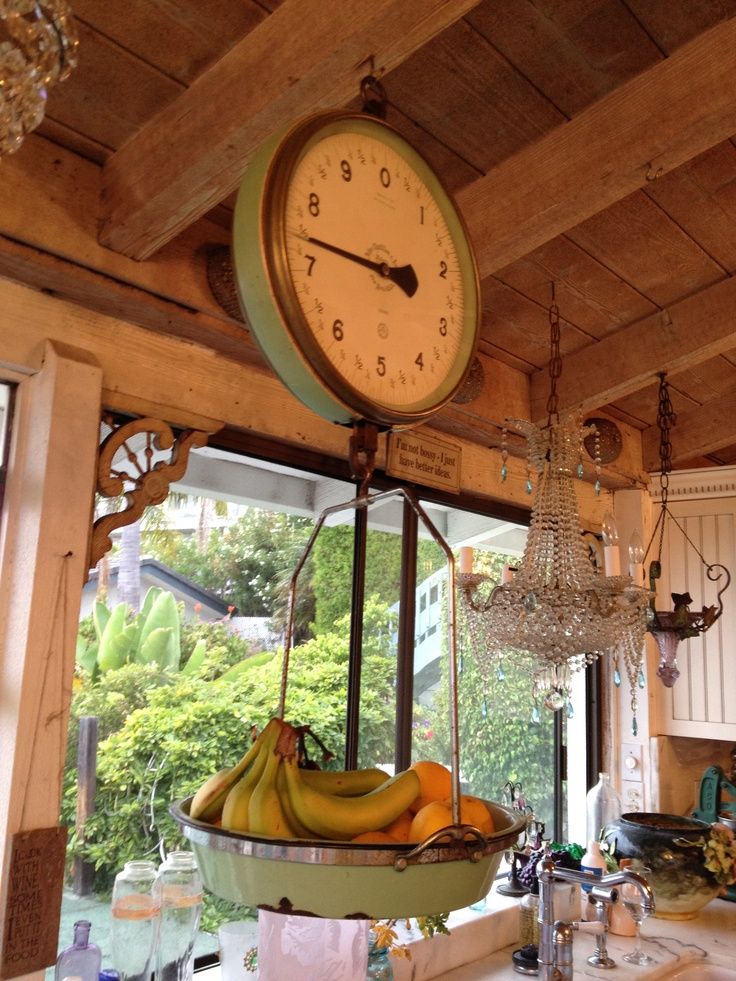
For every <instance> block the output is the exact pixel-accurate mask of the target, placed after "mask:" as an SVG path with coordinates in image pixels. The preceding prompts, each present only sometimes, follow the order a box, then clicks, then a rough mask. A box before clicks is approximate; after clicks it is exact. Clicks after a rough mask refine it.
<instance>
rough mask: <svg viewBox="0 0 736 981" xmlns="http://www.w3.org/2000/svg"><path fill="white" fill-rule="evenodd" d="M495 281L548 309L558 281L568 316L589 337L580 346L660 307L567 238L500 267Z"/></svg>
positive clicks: (560, 299) (558, 293)
mask: <svg viewBox="0 0 736 981" xmlns="http://www.w3.org/2000/svg"><path fill="white" fill-rule="evenodd" d="M495 278H496V279H499V280H500V281H501V282H502V283H506V285H507V286H511V287H512V288H513V289H515V290H517V292H519V293H523V294H524V295H525V296H528V297H529V298H530V299H533V300H536V302H537V303H539V304H540V306H543V307H547V306H548V305H549V301H550V284H551V283H553V282H554V284H555V295H556V298H557V303H558V305H559V307H560V310H561V311H563V312H564V315H565V318H566V319H569V320H571V321H572V322H573V323H575V324H577V326H578V327H579V328H580V330H581V331H584V332H585V333H586V334H587V335H588V339H586V338H582V337H581V338H579V343H580V346H581V347H583V346H584V345H585V344H587V343H589V338H591V337H595V338H601V337H605V336H606V335H607V334H611V333H613V332H614V331H615V330H618V329H619V328H620V327H625V326H626V325H627V324H630V323H632V322H633V321H634V320H641V319H642V317H646V316H648V315H649V314H650V313H654V312H655V311H656V310H657V307H656V305H655V304H653V303H652V302H651V301H650V300H647V298H646V297H644V296H642V295H641V294H640V293H638V292H637V291H636V290H635V289H633V288H632V287H631V286H629V285H628V283H625V282H624V281H623V280H622V279H621V277H620V276H617V275H616V274H615V273H613V272H612V271H611V270H610V269H607V268H606V266H604V265H602V264H601V263H600V262H598V261H597V259H595V258H594V257H593V256H591V255H590V254H589V253H588V252H586V251H585V250H584V249H581V248H580V247H579V246H578V245H576V244H575V243H574V242H573V241H572V240H571V239H570V238H568V236H566V235H560V236H558V237H557V238H555V239H552V241H550V242H545V244H544V245H541V246H540V247H539V248H538V249H535V250H534V252H531V253H530V254H529V255H527V256H524V258H523V259H519V260H518V261H517V262H514V263H512V264H511V265H510V266H506V267H505V268H504V269H500V270H499V271H498V272H497V273H496V275H495Z"/></svg>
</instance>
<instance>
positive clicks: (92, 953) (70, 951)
mask: <svg viewBox="0 0 736 981" xmlns="http://www.w3.org/2000/svg"><path fill="white" fill-rule="evenodd" d="M90 925H91V924H90V922H89V920H77V922H76V923H75V924H74V943H73V944H72V945H71V947H67V948H66V950H62V952H61V953H60V954H59V958H58V960H57V962H56V969H55V971H54V981H65V979H66V978H74V979H75V981H76V979H77V978H78V979H79V981H97V976H98V974H99V973H100V966H101V964H102V954H101V953H100V948H99V947H98V946H97V944H93V943H90V942H89V930H90Z"/></svg>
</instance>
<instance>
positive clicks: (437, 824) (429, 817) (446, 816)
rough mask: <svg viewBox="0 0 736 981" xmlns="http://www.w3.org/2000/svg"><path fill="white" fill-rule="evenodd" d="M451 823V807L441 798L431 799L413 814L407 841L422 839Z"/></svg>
mask: <svg viewBox="0 0 736 981" xmlns="http://www.w3.org/2000/svg"><path fill="white" fill-rule="evenodd" d="M450 824H452V808H451V807H450V806H449V805H448V804H447V803H445V801H441V800H432V801H430V802H429V803H428V804H425V805H424V807H422V808H420V810H418V811H417V813H416V814H415V815H414V819H413V820H412V822H411V827H410V828H409V837H408V838H407V841H424V839H425V838H428V837H429V836H430V835H431V834H434V832H435V831H439V830H440V828H446V827H447V826H448V825H450Z"/></svg>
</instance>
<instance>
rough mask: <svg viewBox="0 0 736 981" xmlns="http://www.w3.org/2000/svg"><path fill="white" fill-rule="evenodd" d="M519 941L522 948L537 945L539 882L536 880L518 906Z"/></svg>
mask: <svg viewBox="0 0 736 981" xmlns="http://www.w3.org/2000/svg"><path fill="white" fill-rule="evenodd" d="M519 940H520V941H521V945H522V947H526V946H527V945H528V944H535V945H538V944H539V882H538V881H537V880H536V879H535V880H534V882H533V883H532V887H531V891H530V892H528V893H527V894H526V896H522V897H521V902H520V904H519Z"/></svg>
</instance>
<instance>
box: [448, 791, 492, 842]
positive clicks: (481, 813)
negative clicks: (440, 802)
mask: <svg viewBox="0 0 736 981" xmlns="http://www.w3.org/2000/svg"><path fill="white" fill-rule="evenodd" d="M445 803H446V804H447V806H448V807H449V808H450V812H451V813H452V798H450V797H448V798H447V799H446V800H445ZM460 823H461V824H472V825H473V826H474V827H476V828H477V829H478V831H482V832H483V834H486V835H490V834H492V833H493V832H494V831H495V830H496V829H495V827H494V824H493V818H492V817H491V812H490V811H489V810H488V808H487V807H486V805H485V804H484V802H483V801H482V800H481V799H480V797H473V796H472V795H471V794H460Z"/></svg>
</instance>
